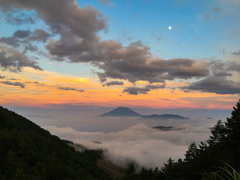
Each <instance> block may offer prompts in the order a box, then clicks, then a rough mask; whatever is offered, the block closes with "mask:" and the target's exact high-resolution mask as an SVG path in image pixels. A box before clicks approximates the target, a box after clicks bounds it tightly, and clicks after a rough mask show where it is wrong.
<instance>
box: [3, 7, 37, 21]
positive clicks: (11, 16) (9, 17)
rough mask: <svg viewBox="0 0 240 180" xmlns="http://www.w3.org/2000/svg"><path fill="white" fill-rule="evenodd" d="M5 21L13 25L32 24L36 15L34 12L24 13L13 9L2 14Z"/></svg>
mask: <svg viewBox="0 0 240 180" xmlns="http://www.w3.org/2000/svg"><path fill="white" fill-rule="evenodd" d="M4 19H5V21H7V22H8V23H10V24H13V25H21V24H26V23H30V24H34V23H35V22H36V19H37V17H36V15H35V14H33V13H32V14H25V13H23V12H21V13H17V12H16V11H14V10H13V9H11V10H10V12H8V13H6V14H5V16H4Z"/></svg>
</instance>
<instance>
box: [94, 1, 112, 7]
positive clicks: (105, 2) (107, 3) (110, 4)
mask: <svg viewBox="0 0 240 180" xmlns="http://www.w3.org/2000/svg"><path fill="white" fill-rule="evenodd" d="M98 2H99V3H100V4H106V5H109V6H113V5H115V4H114V3H112V2H111V1H110V0H99V1H98Z"/></svg>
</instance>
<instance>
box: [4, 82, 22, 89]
mask: <svg viewBox="0 0 240 180" xmlns="http://www.w3.org/2000/svg"><path fill="white" fill-rule="evenodd" d="M1 83H2V84H6V85H10V86H19V87H21V88H24V87H25V85H24V84H22V83H20V82H11V81H1Z"/></svg>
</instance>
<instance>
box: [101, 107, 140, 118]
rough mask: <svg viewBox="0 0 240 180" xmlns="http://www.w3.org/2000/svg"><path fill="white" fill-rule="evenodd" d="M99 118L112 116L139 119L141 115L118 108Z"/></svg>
mask: <svg viewBox="0 0 240 180" xmlns="http://www.w3.org/2000/svg"><path fill="white" fill-rule="evenodd" d="M100 116H113V117H140V116H142V115H141V114H138V113H136V112H135V111H133V110H131V109H130V108H128V107H122V106H120V107H118V108H116V109H114V110H112V111H110V112H107V113H104V114H101V115H100Z"/></svg>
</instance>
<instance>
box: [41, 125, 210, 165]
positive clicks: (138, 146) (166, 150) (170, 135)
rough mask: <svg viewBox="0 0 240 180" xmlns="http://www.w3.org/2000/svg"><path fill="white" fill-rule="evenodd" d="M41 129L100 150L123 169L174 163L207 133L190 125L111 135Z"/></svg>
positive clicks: (140, 128) (140, 127) (144, 128)
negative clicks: (179, 129)
mask: <svg viewBox="0 0 240 180" xmlns="http://www.w3.org/2000/svg"><path fill="white" fill-rule="evenodd" d="M44 128H45V129H47V130H49V131H50V132H51V133H52V134H55V135H57V136H59V137H61V138H63V139H68V140H71V141H73V142H75V143H79V144H82V145H84V146H86V147H87V148H90V149H97V148H101V149H103V150H104V155H105V157H106V158H108V159H109V160H111V161H113V162H114V163H116V164H118V165H121V166H125V165H126V164H127V163H129V162H130V161H135V162H136V163H137V164H138V165H140V166H144V167H147V168H149V167H152V168H155V167H161V166H162V165H163V163H164V162H166V161H167V159H168V158H170V157H171V158H173V159H175V160H177V159H178V158H183V157H184V153H185V151H186V150H187V148H188V146H189V145H190V143H192V142H196V143H199V142H200V141H204V140H206V139H207V138H208V136H209V134H210V129H209V127H208V126H202V127H191V126H189V125H183V126H181V129H182V130H181V131H168V132H166V131H161V130H155V129H152V128H149V127H147V126H146V125H145V124H136V125H134V126H132V127H129V128H128V129H126V130H123V131H118V132H111V133H103V132H79V131H77V130H75V129H73V128H71V127H63V128H59V127H55V126H45V127H44ZM94 141H99V142H101V144H99V143H94Z"/></svg>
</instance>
